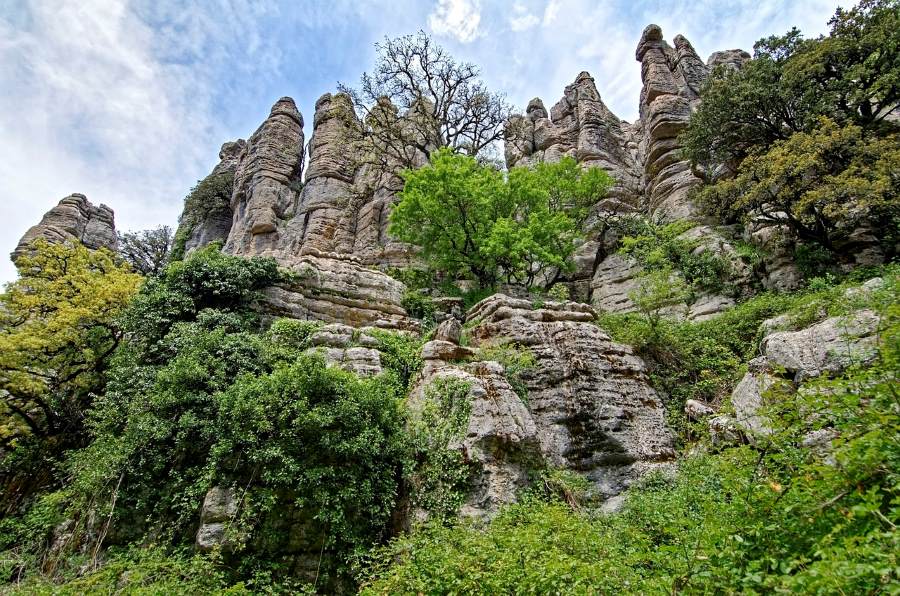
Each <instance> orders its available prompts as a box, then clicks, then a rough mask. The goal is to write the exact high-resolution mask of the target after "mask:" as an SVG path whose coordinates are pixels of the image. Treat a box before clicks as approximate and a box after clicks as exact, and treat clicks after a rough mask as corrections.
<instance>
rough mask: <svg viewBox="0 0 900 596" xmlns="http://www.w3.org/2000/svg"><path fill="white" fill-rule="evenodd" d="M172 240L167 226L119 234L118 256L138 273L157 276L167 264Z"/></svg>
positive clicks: (170, 230)
mask: <svg viewBox="0 0 900 596" xmlns="http://www.w3.org/2000/svg"><path fill="white" fill-rule="evenodd" d="M172 239H173V236H172V228H170V227H169V226H159V227H156V228H153V229H152V230H141V231H140V232H127V233H125V234H119V256H121V257H122V259H123V260H125V261H126V262H127V263H128V264H130V265H131V266H132V267H133V268H134V270H135V271H137V272H138V273H140V274H142V275H157V274H158V273H161V272H162V270H163V269H164V268H165V266H166V263H168V262H169V253H170V251H171V250H172Z"/></svg>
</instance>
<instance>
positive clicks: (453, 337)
mask: <svg viewBox="0 0 900 596" xmlns="http://www.w3.org/2000/svg"><path fill="white" fill-rule="evenodd" d="M461 335H462V325H461V324H460V322H459V321H458V320H456V319H453V318H451V319H446V320H445V321H443V322H442V323H441V324H440V325H438V326H437V329H435V330H434V339H437V340H442V341H448V342H450V343H453V344H458V343H459V339H460V336H461Z"/></svg>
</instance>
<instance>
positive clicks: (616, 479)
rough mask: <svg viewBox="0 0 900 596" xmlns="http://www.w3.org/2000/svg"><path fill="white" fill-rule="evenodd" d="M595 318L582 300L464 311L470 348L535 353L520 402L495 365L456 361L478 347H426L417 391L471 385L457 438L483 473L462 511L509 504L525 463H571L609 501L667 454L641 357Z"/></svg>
mask: <svg viewBox="0 0 900 596" xmlns="http://www.w3.org/2000/svg"><path fill="white" fill-rule="evenodd" d="M594 317H595V313H594V311H593V309H592V308H591V307H590V306H588V305H586V304H579V303H576V302H547V303H545V304H544V306H543V307H541V308H533V306H532V303H531V302H530V301H528V300H523V299H515V298H511V297H509V296H505V295H502V294H497V295H494V296H492V297H490V298H487V299H485V300H483V301H482V302H480V303H479V304H477V305H475V307H473V308H472V309H471V310H470V311H469V313H468V314H467V320H468V321H469V322H470V324H473V326H472V328H471V329H470V330H469V338H470V342H471V343H472V344H473V345H475V346H489V345H494V344H498V343H512V344H515V345H517V346H520V347H522V348H525V349H528V350H529V351H530V352H531V353H532V354H533V356H534V358H535V365H534V367H533V368H531V369H530V370H528V371H526V372H525V373H522V380H523V382H524V384H525V386H526V388H527V391H528V396H527V401H525V402H523V401H522V399H521V398H519V397H518V396H517V395H516V394H515V392H514V391H512V389H511V388H510V386H509V383H508V382H507V381H506V380H505V379H504V378H503V369H502V367H501V366H500V365H499V364H497V363H486V362H476V363H470V364H465V363H461V362H459V360H460V359H464V358H466V357H467V356H468V357H474V356H475V353H473V352H472V351H471V350H470V349H459V348H460V346H456V345H455V344H453V343H452V342H449V341H443V340H437V341H432V342H429V344H426V346H425V349H423V358H424V359H425V367H424V370H423V373H422V378H421V379H420V381H419V385H418V389H417V391H419V392H421V391H423V390H424V388H425V387H427V386H428V385H429V384H431V383H433V382H435V381H436V380H437V379H440V378H444V377H447V376H451V377H454V378H460V379H464V380H467V381H468V382H470V383H471V385H472V386H473V387H474V388H475V389H473V392H472V393H471V398H472V400H473V402H472V403H473V407H472V412H473V413H472V416H470V419H469V426H468V432H467V434H466V436H465V438H464V440H463V442H462V445H464V446H465V447H466V448H467V449H469V450H470V451H474V452H477V453H479V454H481V455H479V458H480V459H478V460H477V461H479V462H481V463H482V464H483V470H484V471H483V472H482V474H481V475H480V476H479V479H478V480H477V481H476V489H475V493H474V495H475V496H473V497H472V499H470V501H468V502H467V505H466V508H465V509H464V511H463V513H464V514H467V515H490V514H491V513H492V512H493V511H495V510H496V508H497V507H498V506H499V505H501V504H503V503H505V502H509V501H511V500H512V499H513V498H514V496H515V490H516V487H520V486H522V485H523V483H524V482H525V479H526V474H525V468H527V467H528V466H532V467H534V466H535V465H536V464H541V465H546V466H551V467H565V468H568V469H572V470H575V471H577V472H579V473H581V474H583V475H585V476H586V477H587V478H588V479H589V480H590V481H591V483H592V486H593V490H594V492H595V494H596V496H598V497H600V498H608V497H611V496H614V495H617V494H619V493H620V492H622V491H623V490H624V489H625V488H626V487H627V486H628V485H629V484H630V483H631V482H633V481H634V480H635V479H636V478H638V477H639V476H640V475H641V474H642V473H644V472H645V471H647V470H648V469H651V468H654V467H656V466H659V465H660V464H661V463H662V462H666V461H669V460H670V459H672V458H673V457H674V448H673V443H672V436H671V433H670V431H669V429H668V427H667V425H666V422H665V418H664V410H663V405H662V402H661V401H660V399H659V396H658V395H657V394H656V392H655V391H654V390H653V389H652V388H651V387H650V385H649V381H648V379H647V377H646V369H645V366H644V363H643V361H641V360H640V358H638V357H636V356H635V355H634V354H633V353H632V351H631V349H630V348H628V347H627V346H624V345H621V344H616V343H614V342H612V341H611V340H610V339H609V336H607V335H606V334H605V333H604V332H603V331H602V330H601V329H600V328H599V327H597V326H596V325H595V324H594V323H593V322H592V321H593V319H594ZM430 344H440V346H430ZM445 344H446V346H445ZM438 347H440V348H441V349H438ZM451 348H454V349H451ZM478 400H484V403H483V404H481V405H478ZM479 446H480V447H479Z"/></svg>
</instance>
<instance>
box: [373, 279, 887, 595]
mask: <svg viewBox="0 0 900 596" xmlns="http://www.w3.org/2000/svg"><path fill="white" fill-rule="evenodd" d="M885 280H886V286H885V289H884V290H882V291H881V292H880V293H879V294H878V295H877V296H874V297H873V298H872V299H871V300H870V301H869V303H868V306H870V307H875V308H878V309H879V312H880V314H881V316H882V325H881V330H880V334H879V344H878V345H879V354H878V358H877V360H876V361H875V363H874V364H873V365H872V366H870V367H857V368H853V369H851V370H849V371H847V372H846V373H845V374H843V375H841V376H839V377H836V378H833V379H820V380H813V381H808V382H807V383H805V384H804V385H803V386H802V387H801V388H800V391H799V392H798V393H797V394H796V395H794V396H792V397H791V399H787V400H784V401H778V400H775V399H774V398H775V396H772V398H773V401H774V403H773V404H772V405H771V406H770V407H769V409H768V410H767V414H768V416H769V420H771V422H772V424H773V426H774V432H773V433H772V435H770V436H769V437H768V438H766V439H765V440H764V441H762V442H760V443H757V444H756V445H755V446H750V445H739V446H732V447H726V448H724V449H721V450H716V449H714V448H711V447H710V446H709V444H708V443H707V441H706V439H704V440H701V441H700V442H699V443H697V444H696V445H695V447H694V449H693V450H692V452H691V454H689V455H687V456H685V457H684V458H683V459H682V460H681V461H680V463H679V464H678V466H677V470H666V471H660V472H658V473H656V474H653V475H651V476H649V477H648V478H646V479H645V480H644V481H643V482H642V484H641V485H640V486H638V487H634V488H632V489H631V491H629V495H628V499H627V501H626V504H625V506H624V509H623V510H622V511H621V512H620V513H618V514H615V515H608V514H603V513H598V512H596V511H594V510H591V509H589V508H584V509H581V508H578V507H575V508H573V507H572V506H571V505H569V504H567V503H565V502H564V501H563V500H562V499H561V498H556V499H550V500H548V499H546V498H539V497H536V496H531V497H526V498H524V499H523V500H522V501H521V502H520V503H519V504H517V505H513V506H511V507H509V508H508V509H506V510H505V511H503V512H502V513H501V514H500V515H499V516H498V517H497V518H496V519H495V520H494V521H493V522H491V524H490V525H489V526H487V527H486V528H479V527H475V526H468V525H465V524H459V525H455V526H450V527H447V526H444V525H437V526H432V527H429V528H426V529H423V530H422V531H419V532H416V533H413V534H412V535H409V536H406V537H403V538H400V539H398V540H397V541H395V542H393V543H392V544H391V545H390V546H389V547H387V548H385V549H382V550H380V551H378V552H377V553H376V554H375V555H374V557H373V559H374V560H373V564H372V568H371V576H370V577H369V579H368V581H367V582H366V583H365V584H364V586H363V592H364V593H367V594H394V593H426V594H431V593H447V592H455V593H518V592H522V591H528V592H534V593H556V592H565V593H569V594H595V593H611V592H622V593H709V592H716V593H719V592H722V593H771V592H787V593H822V594H825V593H847V594H850V593H854V594H872V593H894V592H895V591H896V589H897V586H898V585H900V561H898V559H897V553H898V552H900V548H898V547H900V532H898V530H897V525H898V524H900V474H898V470H900V394H898V390H897V387H898V380H900V379H898V371H900V272H898V270H897V268H896V267H893V268H891V269H890V270H889V271H888V272H886V275H885ZM842 289H844V288H834V289H831V290H828V291H827V293H819V294H816V295H815V297H814V298H810V299H807V300H802V299H796V300H794V301H793V302H794V304H792V305H791V304H789V303H783V304H782V308H784V307H787V306H794V307H801V308H799V309H798V310H795V311H794V312H795V314H796V316H798V317H802V316H804V309H803V308H802V307H804V306H811V305H812V304H813V303H815V304H816V306H823V305H830V307H831V309H832V312H839V311H842V310H845V309H849V308H853V307H855V306H859V305H858V304H857V303H854V302H853V301H852V300H851V299H841V300H826V297H827V296H828V293H830V297H832V298H833V297H834V296H835V295H836V293H837V292H838V291H839V290H842ZM747 308H750V307H747ZM765 309H771V311H776V310H782V309H776V308H772V305H771V302H770V303H769V304H768V305H766V307H765ZM747 313H748V311H747V310H745V311H743V314H745V315H746V314H747ZM735 314H738V313H737V312H736V313H735ZM797 320H798V321H799V320H801V319H797ZM716 325H717V326H719V327H722V328H723V329H724V330H723V331H722V332H720V333H719V334H710V335H711V337H709V339H708V341H710V342H712V343H715V342H721V344H720V345H721V346H722V347H726V346H727V344H728V343H729V342H734V344H733V345H731V346H727V350H728V351H729V352H730V353H731V354H732V356H731V357H732V358H733V363H734V365H736V366H737V365H739V363H740V361H741V358H740V357H739V356H737V355H735V354H748V353H752V351H753V349H754V347H755V346H756V342H755V341H753V340H752V337H753V335H754V334H755V326H754V327H753V331H752V332H750V330H749V329H750V326H751V323H749V322H746V321H744V320H743V318H742V317H737V316H733V317H731V318H727V319H724V320H723V319H717V320H716ZM711 330H712V327H711V326H710V325H708V324H706V323H699V324H691V323H685V324H682V325H680V326H673V327H672V328H670V329H668V330H667V332H668V334H669V335H668V336H667V339H668V340H672V341H675V342H677V343H676V345H675V346H674V347H673V348H672V350H673V351H677V350H678V349H680V347H681V346H685V345H688V346H689V345H691V344H693V343H695V342H696V341H698V339H699V338H701V337H703V336H705V335H707V334H708V333H709V332H710V331H711ZM631 332H633V330H632V331H631ZM713 351H714V350H713ZM685 355H686V356H688V357H687V358H686V359H685V360H681V361H677V362H674V361H673V362H669V363H667V365H666V366H665V367H664V368H663V372H662V374H664V375H672V376H674V375H676V374H678V373H677V372H676V371H677V369H678V368H679V367H681V366H682V365H686V366H688V367H692V366H695V363H694V361H693V360H692V359H691V357H690V355H688V354H685ZM697 365H701V364H699V363H697ZM701 366H702V365H701ZM716 372H718V373H719V374H722V373H724V372H725V370H724V369H720V370H718V371H716ZM681 383H684V384H685V385H687V384H688V383H689V380H688V379H683V380H682V381H681ZM823 428H828V429H832V430H830V431H829V432H831V433H833V436H835V437H836V438H834V440H832V441H831V442H830V444H828V445H827V447H826V448H825V449H819V450H816V449H810V448H809V447H806V446H804V445H803V444H802V442H803V438H804V437H805V436H806V435H807V434H808V433H810V432H811V431H814V430H818V429H823ZM695 432H700V430H699V429H695Z"/></svg>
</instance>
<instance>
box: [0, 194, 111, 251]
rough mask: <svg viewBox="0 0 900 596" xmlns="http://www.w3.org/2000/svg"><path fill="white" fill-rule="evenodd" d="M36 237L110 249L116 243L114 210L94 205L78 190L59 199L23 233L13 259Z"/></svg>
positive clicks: (48, 240)
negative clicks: (74, 241) (39, 219)
mask: <svg viewBox="0 0 900 596" xmlns="http://www.w3.org/2000/svg"><path fill="white" fill-rule="evenodd" d="M39 238H40V239H43V240H46V241H47V242H49V243H51V244H58V243H62V242H66V241H67V240H77V241H78V242H81V243H82V244H84V245H85V246H86V247H88V248H91V249H97V248H108V249H110V250H112V251H115V250H116V246H117V244H118V241H117V238H116V226H115V219H114V217H113V210H112V209H110V208H109V207H107V206H106V205H100V206H99V207H98V206H95V205H93V204H92V203H91V202H90V201H88V200H87V197H85V196H84V195H82V194H78V193H74V194H71V195H69V196H67V197H66V198H64V199H62V200H61V201H60V202H59V203H58V204H57V205H56V206H55V207H53V208H52V209H50V211H48V212H47V213H45V214H44V217H42V218H41V221H40V223H39V224H37V225H35V226H32V227H31V228H30V229H29V230H28V231H27V232H25V235H24V236H22V238H21V239H20V240H19V244H18V245H16V249H15V250H14V251H13V252H12V254H11V255H10V258H11V259H12V260H13V262H15V261H16V260H17V259H18V258H19V257H20V256H21V255H23V254H25V253H26V252H27V251H28V247H29V245H30V244H31V243H32V242H34V241H35V240H37V239H39Z"/></svg>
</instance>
